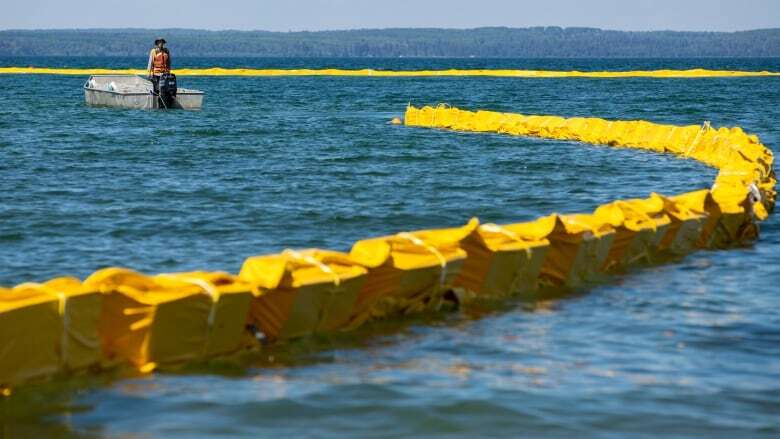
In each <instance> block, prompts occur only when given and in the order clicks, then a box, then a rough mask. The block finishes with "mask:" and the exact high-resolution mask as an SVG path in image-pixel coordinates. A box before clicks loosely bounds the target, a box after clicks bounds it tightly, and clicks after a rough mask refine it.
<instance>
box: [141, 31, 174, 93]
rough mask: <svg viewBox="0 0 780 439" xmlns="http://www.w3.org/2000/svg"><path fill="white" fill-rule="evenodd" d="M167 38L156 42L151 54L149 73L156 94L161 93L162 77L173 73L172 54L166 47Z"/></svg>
mask: <svg viewBox="0 0 780 439" xmlns="http://www.w3.org/2000/svg"><path fill="white" fill-rule="evenodd" d="M165 43H166V41H165V38H158V39H156V40H154V48H152V50H151V52H149V64H148V66H147V68H146V69H147V71H148V72H149V79H150V80H151V81H152V85H153V86H154V93H155V94H158V95H159V93H160V76H162V75H163V74H166V73H171V52H169V51H168V49H167V48H166V47H165Z"/></svg>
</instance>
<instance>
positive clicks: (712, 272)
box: [0, 58, 780, 438]
mask: <svg viewBox="0 0 780 439" xmlns="http://www.w3.org/2000/svg"><path fill="white" fill-rule="evenodd" d="M143 61H144V60H143V59H141V58H139V59H135V58H132V59H131V58H109V59H94V58H0V65H17V66H26V65H36V66H58V67H59V66H68V67H94V66H105V67H133V66H136V65H139V64H140V65H143ZM177 62H178V63H179V66H180V67H184V66H188V67H205V66H214V65H219V66H224V67H239V66H245V67H342V68H363V67H370V68H377V69H379V68H385V69H423V68H480V67H491V68H546V69H558V70H573V69H577V70H606V69H610V70H629V69H654V68H694V67H705V68H721V69H746V70H773V71H780V60H777V59H709V60H495V59H428V60H426V59H393V60H370V59H369V60H365V59H362V60H356V59H235V58H233V59H198V58H192V59H181V60H177ZM84 80H85V78H84V77H69V76H38V75H30V76H25V75H4V76H0V175H2V178H1V179H0V285H13V284H16V283H20V282H25V281H42V280H46V279H48V278H51V277H54V276H59V275H75V276H79V277H85V276H87V275H89V274H90V273H91V272H92V271H94V270H96V269H99V268H102V267H106V266H112V265H120V266H127V267H131V268H134V269H136V270H140V271H144V272H150V273H155V272H170V271H183V270H196V269H209V270H226V271H231V272H236V271H237V270H238V269H239V268H240V265H241V262H242V261H243V260H244V259H245V258H246V257H247V256H251V255H255V254H264V253H271V252H277V251H280V250H283V249H285V248H309V247H324V248H330V249H336V250H348V249H349V247H350V246H351V244H352V243H353V242H354V241H355V240H357V239H361V238H366V237H370V236H376V235H382V234H389V233H395V232H399V231H404V230H415V229H421V228H430V227H445V226H457V225H460V224H464V223H465V222H466V221H467V220H468V219H469V218H470V217H472V216H478V217H479V218H481V219H482V220H483V221H485V222H498V223H502V222H515V221H520V220H528V219H532V218H534V217H537V216H540V215H545V214H549V213H552V212H561V213H568V212H585V211H589V210H592V209H593V208H594V207H595V206H597V205H598V204H600V203H604V202H608V201H611V200H614V199H617V198H621V197H643V196H647V195H648V194H649V193H650V192H653V191H656V192H662V193H667V194H674V193H679V192H684V191H688V190H693V189H699V188H706V187H709V185H710V184H711V182H712V179H713V177H714V176H715V171H714V170H713V169H710V168H707V167H706V166H704V165H701V164H699V163H696V162H693V161H689V160H683V159H678V158H675V157H671V156H665V155H659V154H653V153H648V152H642V151H635V150H628V149H615V148H609V147H600V146H592V145H583V144H579V143H573V142H561V141H550V140H540V139H530V138H520V137H510V136H503V135H494V134H477V133H454V132H447V131H440V130H430V129H419V128H406V127H398V126H393V125H389V124H388V121H389V120H390V119H391V118H392V117H395V116H401V115H402V114H403V111H404V109H405V107H406V105H407V104H408V103H410V102H411V103H413V104H416V105H423V104H437V103H441V102H446V103H449V104H451V105H453V106H458V107H462V108H468V109H491V110H499V111H511V112H520V113H527V114H555V115H562V116H598V117H604V118H610V119H645V120H650V121H654V122H660V123H672V124H685V125H689V124H701V123H702V122H703V121H704V120H709V121H711V122H712V124H713V126H741V127H743V128H744V129H745V130H747V131H748V132H751V133H755V134H758V135H759V136H760V137H761V139H762V141H763V142H764V143H765V144H766V145H767V146H769V147H770V148H773V149H774V148H776V145H778V141H780V128H778V124H777V121H778V120H780V108H778V102H780V78H728V79H712V78H711V79H620V80H605V79H582V78H580V79H576V78H567V79H521V78H371V77H356V78H343V77H318V78H309V77H296V78H285V77H274V78H263V77H241V78H234V77H186V78H184V77H183V78H180V83H181V84H180V85H181V86H184V87H188V88H196V89H202V90H204V91H205V92H206V100H205V105H204V108H203V110H202V111H199V112H182V111H177V112H149V111H133V110H117V109H107V108H90V107H87V106H85V105H84V102H83V101H84V98H83V91H82V89H81V87H82V84H83V83H84ZM779 264H780V226H779V225H778V221H777V219H776V217H771V218H770V219H769V220H768V221H767V222H765V223H764V224H762V236H761V239H760V240H759V241H758V242H757V243H756V244H755V245H752V246H748V247H744V248H738V249H732V250H727V251H707V252H699V253H696V254H694V255H691V256H689V257H686V258H684V259H682V260H680V261H675V262H674V263H672V264H668V265H663V266H655V267H645V268H641V269H637V270H633V271H631V272H629V273H625V274H621V275H616V276H614V277H612V278H611V279H609V281H608V282H607V283H605V284H599V285H592V286H589V287H588V288H586V289H583V290H582V291H577V292H576V293H575V294H573V295H571V296H569V297H566V298H563V299H558V300H545V301H538V302H531V303H529V302H519V301H509V302H507V303H505V304H502V305H501V306H497V307H489V308H488V307H486V308H485V309H473V308H472V309H468V310H461V311H455V312H450V313H443V314H441V315H436V316H430V317H426V318H421V319H417V320H404V321H393V322H384V323H381V324H377V325H372V326H370V327H367V328H363V329H361V330H359V331H358V332H357V333H354V334H349V335H334V336H332V337H322V338H317V339H310V340H301V341H296V342H292V343H289V344H287V345H284V346H274V347H270V348H268V349H267V350H266V351H264V352H263V354H262V355H260V356H259V357H256V358H253V359H251V360H249V361H248V362H246V363H245V364H241V365H239V366H233V365H226V364H216V365H214V364H212V365H206V366H203V367H199V368H196V369H194V370H190V371H188V372H184V373H181V372H180V373H163V374H155V375H153V376H149V377H141V378H133V379H126V378H125V379H112V378H111V377H108V376H101V377H97V378H85V379H83V380H76V382H68V383H64V384H57V385H54V384H48V385H39V386H33V387H31V388H28V389H20V390H19V391H17V392H16V393H15V394H14V395H13V396H11V397H10V398H5V399H2V400H0V426H2V429H0V431H2V432H3V434H4V435H7V436H9V437H17V436H29V437H33V436H36V437H44V436H50V437H70V436H97V437H114V436H119V437H166V438H168V437H183V438H189V437H201V436H203V437H205V436H245V437H256V436H261V437H263V436H302V435H305V436H312V437H339V438H340V437H398V436H402V435H403V436H405V435H422V436H436V437H463V438H467V437H468V438H470V437H474V436H494V437H499V436H500V437H507V436H530V437H541V436H544V437H577V436H582V437H657V436H660V435H667V436H672V437H778V435H780V424H779V421H778V419H780V317H778V314H777V310H778V309H780V298H779V297H780V296H779V295H778V290H777V284H778V282H779V281H780V265H779Z"/></svg>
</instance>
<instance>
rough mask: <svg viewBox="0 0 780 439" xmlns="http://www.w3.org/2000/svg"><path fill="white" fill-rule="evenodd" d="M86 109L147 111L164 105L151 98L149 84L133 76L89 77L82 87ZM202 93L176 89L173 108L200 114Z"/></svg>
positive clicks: (154, 97)
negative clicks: (91, 106) (111, 108)
mask: <svg viewBox="0 0 780 439" xmlns="http://www.w3.org/2000/svg"><path fill="white" fill-rule="evenodd" d="M84 99H85V100H86V102H87V105H95V106H104V107H118V108H135V109H143V110H151V109H158V108H162V106H164V104H162V103H161V102H160V99H158V97H157V96H156V95H154V94H153V86H152V81H149V80H147V79H144V78H142V77H140V76H134V75H93V76H90V77H89V80H87V82H86V83H85V84H84ZM202 106H203V92H202V91H200V90H190V89H187V88H177V89H176V97H175V100H174V105H173V108H181V109H185V110H200V109H201V107H202Z"/></svg>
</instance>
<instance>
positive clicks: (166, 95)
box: [159, 73, 178, 108]
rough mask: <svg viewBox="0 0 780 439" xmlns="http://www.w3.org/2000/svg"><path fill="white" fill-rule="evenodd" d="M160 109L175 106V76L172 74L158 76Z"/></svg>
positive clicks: (176, 89)
mask: <svg viewBox="0 0 780 439" xmlns="http://www.w3.org/2000/svg"><path fill="white" fill-rule="evenodd" d="M159 90H160V95H159V99H160V108H174V107H175V105H176V92H177V91H178V87H177V86H176V75H174V74H173V73H163V74H162V75H160V86H159Z"/></svg>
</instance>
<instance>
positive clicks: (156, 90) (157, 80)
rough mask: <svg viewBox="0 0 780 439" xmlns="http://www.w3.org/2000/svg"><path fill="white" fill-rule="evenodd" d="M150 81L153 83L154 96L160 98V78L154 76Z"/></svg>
mask: <svg viewBox="0 0 780 439" xmlns="http://www.w3.org/2000/svg"><path fill="white" fill-rule="evenodd" d="M149 79H150V80H151V81H152V90H154V94H155V95H157V96H160V76H159V75H152V76H150V77H149Z"/></svg>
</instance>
